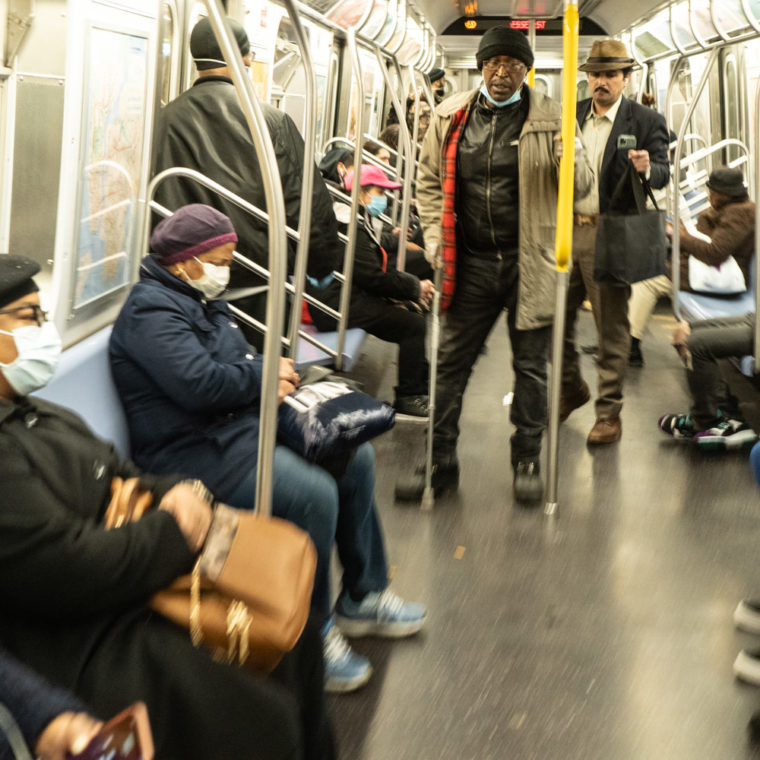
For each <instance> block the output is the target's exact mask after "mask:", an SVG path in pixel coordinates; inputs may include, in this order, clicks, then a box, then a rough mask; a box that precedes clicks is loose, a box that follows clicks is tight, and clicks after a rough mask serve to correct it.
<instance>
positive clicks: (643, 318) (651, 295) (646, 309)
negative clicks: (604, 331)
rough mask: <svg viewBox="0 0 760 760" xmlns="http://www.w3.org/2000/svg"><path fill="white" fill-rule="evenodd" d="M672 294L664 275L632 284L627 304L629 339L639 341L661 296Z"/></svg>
mask: <svg viewBox="0 0 760 760" xmlns="http://www.w3.org/2000/svg"><path fill="white" fill-rule="evenodd" d="M672 293H673V283H672V282H671V280H670V277H667V276H666V275H664V274H661V275H658V276H657V277H651V278H650V279H648V280H642V281H641V282H634V283H633V285H632V286H631V300H630V302H629V303H628V316H629V318H630V321H631V337H633V338H638V339H639V340H641V339H642V338H643V337H644V333H645V332H646V328H647V324H648V323H649V318H650V317H651V316H652V312H653V311H654V308H655V306H657V302H658V301H659V300H660V298H662V296H669V295H671V294H672Z"/></svg>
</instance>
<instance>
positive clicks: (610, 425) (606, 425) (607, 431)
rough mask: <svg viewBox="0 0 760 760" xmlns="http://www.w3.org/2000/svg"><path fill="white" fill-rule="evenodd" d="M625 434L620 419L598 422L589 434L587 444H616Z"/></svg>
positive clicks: (614, 418)
mask: <svg viewBox="0 0 760 760" xmlns="http://www.w3.org/2000/svg"><path fill="white" fill-rule="evenodd" d="M622 432H623V423H622V422H621V421H620V417H613V418H612V419H611V420H599V419H598V420H597V421H596V422H595V423H594V427H592V428H591V432H590V433H589V434H588V438H587V439H586V443H588V444H591V445H597V444H600V443H615V441H619V440H620V436H621V434H622Z"/></svg>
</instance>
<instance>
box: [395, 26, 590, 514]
mask: <svg viewBox="0 0 760 760" xmlns="http://www.w3.org/2000/svg"><path fill="white" fill-rule="evenodd" d="M476 60H477V64H478V69H480V70H481V71H482V72H483V85H482V86H481V87H479V88H478V89H476V90H473V91H470V92H465V93H461V94H457V95H454V96H452V97H450V98H448V99H447V100H445V101H444V102H443V103H441V104H440V105H439V106H438V107H437V108H436V112H435V115H434V118H433V123H432V124H431V126H430V129H429V130H428V133H427V135H426V137H425V141H424V143H423V146H422V155H421V158H420V169H419V174H418V179H417V202H418V206H419V211H420V218H421V220H422V226H423V231H424V235H425V242H426V249H427V251H428V253H429V258H430V260H431V261H432V262H434V263H435V264H436V265H437V266H443V268H444V279H443V286H442V301H441V303H442V309H448V314H447V316H446V319H445V322H444V325H443V331H442V337H441V347H440V351H439V354H438V361H439V369H438V383H437V386H436V394H437V395H436V407H435V423H434V425H435V429H434V444H433V461H434V465H435V467H434V476H433V486H434V488H435V490H436V492H438V493H440V492H441V491H444V490H446V489H449V488H452V487H456V486H457V484H458V481H459V462H458V459H457V451H456V448H457V439H458V437H459V416H460V413H461V408H462V395H463V393H464V391H465V388H466V386H467V382H468V380H469V377H470V373H471V371H472V367H473V364H474V363H475V360H476V359H477V357H478V355H479V353H480V350H481V348H482V346H483V344H484V342H485V340H486V338H487V337H488V334H489V332H490V331H491V327H492V326H493V324H494V322H495V321H496V320H497V318H498V317H499V315H500V314H501V312H502V311H503V310H504V309H506V310H507V311H508V317H507V326H508V329H509V336H510V342H511V344H512V365H513V368H514V373H515V385H514V401H513V403H512V406H511V410H510V418H511V421H512V424H513V425H514V426H515V432H514V434H513V435H512V438H511V464H512V467H513V469H514V473H515V478H514V494H515V499H516V500H517V501H519V502H522V503H534V504H535V503H538V502H539V501H540V499H541V496H542V493H543V486H542V483H541V477H540V475H539V454H540V451H541V439H542V435H543V431H544V428H545V427H546V408H547V401H546V359H547V350H548V346H549V340H550V333H551V324H552V320H553V316H554V298H555V276H554V233H555V223H556V216H557V175H558V171H557V167H558V163H559V157H558V154H559V150H557V149H556V148H555V147H553V146H559V143H558V141H557V139H558V138H557V136H558V133H559V131H560V129H561V112H560V106H559V104H558V103H555V102H554V101H552V100H551V99H549V98H547V97H545V96H544V95H542V94H541V93H538V92H536V91H534V90H531V89H530V88H528V87H526V86H524V85H525V77H526V75H527V73H528V71H529V70H530V68H531V66H532V65H533V51H532V50H531V48H530V45H529V44H528V40H527V38H526V36H525V35H524V34H522V33H521V32H519V31H515V30H511V29H507V28H506V27H504V26H499V27H494V28H492V29H489V30H488V31H487V32H486V33H485V34H484V35H483V37H482V39H481V41H480V45H479V47H478V52H477V55H476ZM592 182H593V177H592V173H591V170H590V168H589V167H588V165H587V163H586V162H585V159H584V158H583V156H582V154H581V153H579V154H576V170H575V186H576V192H577V194H578V195H579V196H582V195H583V194H584V193H586V192H588V190H589V189H590V187H591V184H592ZM422 487H423V481H422V476H421V475H417V476H415V477H414V478H413V479H411V480H410V482H409V483H399V486H398V487H397V491H396V493H397V496H398V497H399V498H418V497H419V496H420V495H421V493H422V490H423V489H422Z"/></svg>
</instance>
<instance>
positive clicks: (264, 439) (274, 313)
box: [204, 0, 288, 517]
mask: <svg viewBox="0 0 760 760" xmlns="http://www.w3.org/2000/svg"><path fill="white" fill-rule="evenodd" d="M204 3H205V5H206V9H207V10H208V18H209V21H210V22H211V28H212V29H213V30H214V34H215V35H216V38H217V40H218V42H219V47H220V48H221V50H222V54H223V55H224V60H225V61H226V62H227V66H228V67H229V70H230V75H231V77H232V81H233V82H234V84H235V89H236V90H237V92H238V95H239V97H240V105H241V108H242V109H243V114H244V115H245V120H246V122H247V123H248V128H249V129H250V131H251V136H252V138H253V144H254V147H255V149H256V157H257V158H258V160H259V163H260V164H261V169H262V172H261V174H262V180H263V182H264V193H265V196H266V203H267V211H268V213H269V220H270V224H269V272H270V279H269V293H268V296H267V311H266V320H267V332H266V336H265V338H264V366H263V371H262V378H261V415H260V420H261V422H260V428H259V453H258V461H257V465H256V467H257V470H256V472H257V478H256V510H257V512H258V513H259V514H261V515H263V516H265V517H268V516H269V515H271V513H272V467H273V464H274V446H275V438H276V435H277V388H278V385H279V368H280V336H281V335H282V326H283V306H284V299H285V271H286V269H287V261H288V253H287V251H288V248H287V238H286V235H285V221H286V220H285V202H284V200H283V195H282V184H281V182H280V172H279V169H278V167H277V161H276V159H275V153H274V147H273V146H272V138H271V137H270V135H269V130H268V129H267V125H266V122H265V121H264V115H263V114H262V112H261V107H260V106H259V102H258V100H257V99H256V93H255V92H254V90H253V82H252V81H251V79H250V77H248V75H247V74H246V73H245V67H244V65H243V59H242V58H241V56H240V50H239V49H238V46H237V44H236V43H235V42H233V40H232V36H231V35H230V33H229V31H228V29H227V26H226V24H225V21H224V16H223V15H222V11H221V8H220V3H219V0H204Z"/></svg>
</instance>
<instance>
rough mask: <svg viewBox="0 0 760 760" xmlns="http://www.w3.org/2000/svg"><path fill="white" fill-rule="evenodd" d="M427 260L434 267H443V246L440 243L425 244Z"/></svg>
mask: <svg viewBox="0 0 760 760" xmlns="http://www.w3.org/2000/svg"><path fill="white" fill-rule="evenodd" d="M425 261H427V263H428V264H430V266H431V267H433V269H443V246H442V245H441V244H440V243H438V242H435V243H428V244H427V245H426V246H425Z"/></svg>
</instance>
